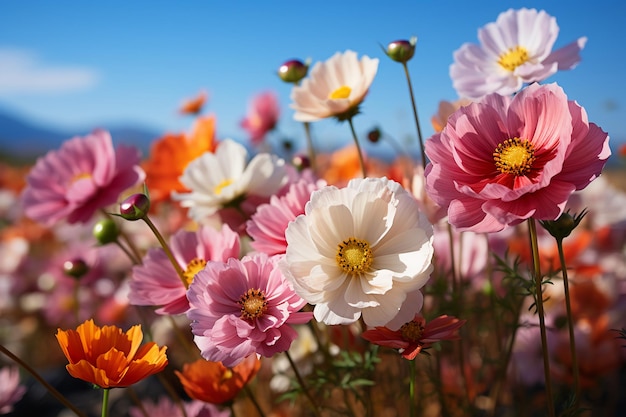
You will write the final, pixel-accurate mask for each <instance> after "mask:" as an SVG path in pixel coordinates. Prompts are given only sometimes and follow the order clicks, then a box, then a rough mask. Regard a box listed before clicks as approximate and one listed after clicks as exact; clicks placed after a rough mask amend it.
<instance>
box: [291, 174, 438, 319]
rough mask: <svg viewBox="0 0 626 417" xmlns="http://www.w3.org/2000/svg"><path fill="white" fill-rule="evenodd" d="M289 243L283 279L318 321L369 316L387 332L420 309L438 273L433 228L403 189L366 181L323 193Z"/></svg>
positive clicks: (316, 196) (313, 197)
mask: <svg viewBox="0 0 626 417" xmlns="http://www.w3.org/2000/svg"><path fill="white" fill-rule="evenodd" d="M285 237H286V239H287V251H286V254H285V257H284V258H283V262H282V269H283V273H285V275H286V276H287V277H288V278H289V279H290V280H291V281H292V282H293V285H294V288H295V291H296V293H297V294H298V295H299V296H300V297H302V298H303V299H304V300H306V301H307V302H308V303H310V304H314V305H315V309H314V317H315V319H316V320H318V321H321V322H324V323H326V324H347V323H352V322H354V321H356V320H358V319H359V317H361V315H362V316H363V320H364V321H365V323H366V324H367V325H369V326H384V325H385V324H387V323H389V322H390V321H391V320H393V319H394V318H396V317H397V316H398V317H397V320H394V322H396V321H397V322H402V323H406V322H408V321H411V319H412V317H414V316H415V313H416V312H417V311H419V310H420V309H421V300H422V298H421V294H419V296H415V293H416V292H417V293H419V291H418V290H419V289H420V288H421V287H423V286H424V284H425V283H426V281H428V279H429V277H430V273H431V271H432V268H433V267H432V262H431V261H432V256H433V227H432V225H431V224H430V223H429V222H428V220H427V218H426V216H425V215H424V214H422V213H421V212H420V210H419V207H418V204H417V202H416V200H415V199H414V198H413V197H412V196H411V195H410V194H409V193H408V192H407V191H405V190H404V189H403V188H402V187H401V186H400V184H398V183H396V182H394V181H390V180H388V179H387V178H366V179H355V180H352V181H350V182H349V183H348V186H347V187H346V188H341V189H340V188H337V187H334V186H327V187H324V188H322V189H320V190H317V191H315V192H313V194H312V195H311V200H310V201H309V202H308V203H307V205H306V208H305V212H304V214H303V215H300V216H298V217H297V218H296V220H294V221H293V222H291V223H290V224H289V226H288V227H287V231H286V233H285ZM407 295H409V300H415V301H414V302H411V303H410V304H415V305H411V306H408V307H409V308H406V307H407V306H403V303H404V301H405V299H406V298H407ZM407 301H408V300H407ZM401 307H403V308H402V309H401ZM399 316H402V317H399ZM405 316H406V317H405Z"/></svg>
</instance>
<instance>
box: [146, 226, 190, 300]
mask: <svg viewBox="0 0 626 417" xmlns="http://www.w3.org/2000/svg"><path fill="white" fill-rule="evenodd" d="M143 221H144V222H146V224H147V225H148V227H149V228H150V230H152V233H154V235H155V236H156V238H157V240H158V241H159V243H160V244H161V247H162V248H163V251H164V252H165V255H167V258H168V259H169V260H170V262H171V263H172V266H173V267H174V269H175V270H176V273H177V274H178V277H179V278H180V280H181V281H182V283H183V285H184V286H185V288H189V283H187V279H186V278H185V274H184V272H183V270H182V269H181V267H180V265H179V264H178V262H177V261H176V258H174V255H173V254H172V251H171V250H170V247H169V246H168V245H167V242H165V239H164V238H163V235H161V232H159V229H157V227H156V226H155V225H154V223H152V220H150V218H149V217H148V216H145V217H144V218H143Z"/></svg>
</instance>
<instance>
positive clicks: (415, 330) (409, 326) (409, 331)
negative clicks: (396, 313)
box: [400, 321, 424, 342]
mask: <svg viewBox="0 0 626 417" xmlns="http://www.w3.org/2000/svg"><path fill="white" fill-rule="evenodd" d="M400 334H401V335H402V338H403V339H404V340H408V341H409V342H419V340H420V339H421V338H422V335H423V334H424V326H423V325H422V324H421V323H418V322H416V321H410V322H408V323H405V324H403V325H402V327H400Z"/></svg>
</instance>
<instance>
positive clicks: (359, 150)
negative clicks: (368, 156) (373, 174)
mask: <svg viewBox="0 0 626 417" xmlns="http://www.w3.org/2000/svg"><path fill="white" fill-rule="evenodd" d="M348 124H349V125H350V131H351V132H352V137H353V138H354V144H355V145H356V150H357V152H358V154H359V162H360V164H361V171H362V172H363V178H365V177H367V170H366V168H365V161H364V160H363V151H362V150H361V145H360V144H359V138H358V137H357V135H356V131H355V130H354V123H352V117H350V118H348Z"/></svg>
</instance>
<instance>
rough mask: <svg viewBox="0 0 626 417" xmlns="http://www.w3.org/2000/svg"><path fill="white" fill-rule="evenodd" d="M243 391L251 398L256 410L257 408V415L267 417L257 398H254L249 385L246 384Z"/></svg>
mask: <svg viewBox="0 0 626 417" xmlns="http://www.w3.org/2000/svg"><path fill="white" fill-rule="evenodd" d="M243 389H244V391H245V392H246V394H247V395H248V398H250V401H252V404H253V405H254V408H256V411H257V413H259V415H260V416H261V417H265V413H264V412H263V409H262V408H261V404H259V402H258V401H257V399H256V397H255V396H254V393H253V392H252V390H251V389H250V387H249V386H248V384H245V385H244V386H243ZM233 411H234V410H233ZM233 415H234V412H233Z"/></svg>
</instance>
